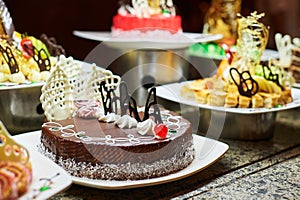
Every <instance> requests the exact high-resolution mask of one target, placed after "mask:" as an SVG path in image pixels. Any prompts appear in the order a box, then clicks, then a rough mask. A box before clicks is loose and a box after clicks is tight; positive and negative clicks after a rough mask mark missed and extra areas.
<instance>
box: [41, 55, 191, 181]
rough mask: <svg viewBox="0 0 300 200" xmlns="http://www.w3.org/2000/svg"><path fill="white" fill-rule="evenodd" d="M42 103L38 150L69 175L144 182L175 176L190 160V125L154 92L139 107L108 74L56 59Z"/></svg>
mask: <svg viewBox="0 0 300 200" xmlns="http://www.w3.org/2000/svg"><path fill="white" fill-rule="evenodd" d="M65 60H68V61H65ZM41 102H42V106H43V108H44V110H45V116H46V119H45V123H44V124H43V125H42V133H41V146H40V150H41V152H42V153H43V154H45V155H46V156H48V157H49V158H51V159H52V160H53V161H55V162H56V163H58V164H59V165H60V166H62V167H63V168H64V169H65V170H66V171H68V172H69V173H70V174H71V175H73V176H76V177H86V178H90V179H100V180H139V179H148V178H154V177H160V176H165V175H168V174H171V173H175V172H177V171H179V170H181V169H184V168H186V167H187V166H188V165H189V164H190V163H191V162H192V161H193V159H194V156H195V155H194V146H193V137H192V131H191V124H190V123H189V122H188V121H187V120H186V119H184V118H182V117H181V116H178V115H176V114H175V113H173V112H171V111H169V110H164V109H161V108H160V107H158V105H157V102H156V90H155V88H153V89H152V90H151V91H150V92H149V95H148V98H147V102H145V106H144V107H138V106H137V104H136V102H135V100H134V98H133V97H132V96H131V95H130V94H129V93H128V90H127V86H126V83H124V82H120V77H119V76H116V75H113V74H112V73H111V72H110V71H109V70H103V69H101V68H96V67H94V68H93V69H92V71H90V72H84V70H83V69H81V68H80V67H78V66H77V65H76V64H75V63H74V61H72V60H71V59H70V58H60V59H59V61H58V62H57V64H56V67H55V70H54V71H53V72H52V73H51V75H50V77H49V79H48V80H47V81H46V83H45V85H44V86H43V88H42V95H41Z"/></svg>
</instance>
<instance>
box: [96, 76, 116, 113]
mask: <svg viewBox="0 0 300 200" xmlns="http://www.w3.org/2000/svg"><path fill="white" fill-rule="evenodd" d="M99 89H100V94H101V99H102V104H103V108H104V114H105V115H107V114H108V113H111V112H112V111H113V101H112V99H113V98H114V96H115V93H114V89H113V88H110V89H109V88H107V87H106V86H105V82H104V81H102V82H101V83H100V88H99ZM104 94H106V95H104ZM114 102H115V103H114V105H115V108H116V107H117V105H116V102H117V101H116V99H114Z"/></svg>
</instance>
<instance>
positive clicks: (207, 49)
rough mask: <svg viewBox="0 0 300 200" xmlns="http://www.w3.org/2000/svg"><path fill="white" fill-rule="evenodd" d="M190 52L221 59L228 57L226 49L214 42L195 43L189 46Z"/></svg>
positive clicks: (195, 54)
mask: <svg viewBox="0 0 300 200" xmlns="http://www.w3.org/2000/svg"><path fill="white" fill-rule="evenodd" d="M188 53H189V54H190V55H194V56H201V57H206V58H212V59H219V60H221V59H224V58H226V55H225V51H224V49H223V48H222V47H220V46H219V45H218V44H216V43H213V42H209V43H196V44H193V45H191V46H190V47H189V48H188Z"/></svg>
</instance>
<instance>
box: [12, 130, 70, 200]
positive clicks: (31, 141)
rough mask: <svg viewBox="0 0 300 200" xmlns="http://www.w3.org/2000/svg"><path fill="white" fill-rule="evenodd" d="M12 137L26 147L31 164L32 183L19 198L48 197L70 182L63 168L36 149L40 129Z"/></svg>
mask: <svg viewBox="0 0 300 200" xmlns="http://www.w3.org/2000/svg"><path fill="white" fill-rule="evenodd" d="M13 138H14V140H15V141H16V142H18V143H19V144H21V145H23V146H25V147H26V148H27V149H28V151H29V153H30V161H31V164H32V173H33V180H32V183H31V184H30V187H29V190H28V192H27V193H26V194H24V195H23V196H21V198H20V199H24V200H25V199H26V200H27V199H37V200H38V199H48V198H50V197H51V196H53V195H55V194H57V193H59V192H61V191H63V190H64V189H66V188H68V187H69V186H70V185H71V184H72V178H71V176H70V175H69V174H68V173H67V172H66V171H65V170H63V169H62V168H61V167H59V166H58V165H57V164H55V163H54V162H52V161H51V160H50V159H48V158H46V157H45V156H42V155H41V154H40V153H39V152H38V151H37V147H36V145H37V144H38V141H39V138H40V131H37V132H30V133H24V134H19V135H16V136H13ZM43 189H44V191H41V190H43Z"/></svg>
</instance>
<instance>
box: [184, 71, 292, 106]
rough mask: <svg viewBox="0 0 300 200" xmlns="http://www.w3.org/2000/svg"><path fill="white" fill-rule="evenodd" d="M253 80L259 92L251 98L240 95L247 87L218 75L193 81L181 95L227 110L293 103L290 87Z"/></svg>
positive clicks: (185, 86)
mask: <svg viewBox="0 0 300 200" xmlns="http://www.w3.org/2000/svg"><path fill="white" fill-rule="evenodd" d="M253 79H254V80H255V81H256V82H257V85H256V87H257V92H256V93H255V94H254V95H249V96H246V95H244V94H240V91H241V90H239V87H246V86H245V85H243V84H242V85H240V86H239V85H236V84H235V83H233V82H229V81H225V80H222V79H220V78H219V77H218V76H217V75H216V76H213V77H210V78H204V79H198V80H194V81H191V82H190V83H187V84H185V85H184V86H183V87H182V88H181V90H180V93H181V95H182V96H184V97H186V98H188V99H192V100H196V101H197V102H198V103H200V104H208V105H211V106H224V107H227V108H262V107H265V108H272V107H276V106H283V105H285V104H287V103H290V102H292V101H293V98H292V94H291V88H290V87H285V88H283V89H282V88H281V87H280V86H278V85H277V84H276V83H274V82H273V81H269V80H267V79H265V78H264V77H261V76H257V75H254V76H253ZM249 85H250V86H249ZM249 85H248V86H247V87H250V88H251V87H252V86H251V84H249Z"/></svg>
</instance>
